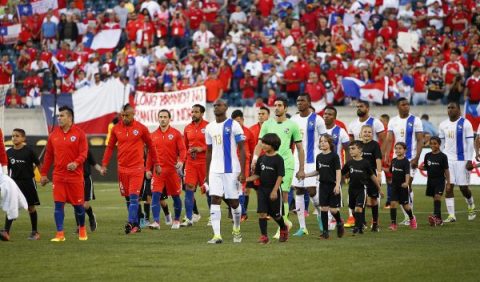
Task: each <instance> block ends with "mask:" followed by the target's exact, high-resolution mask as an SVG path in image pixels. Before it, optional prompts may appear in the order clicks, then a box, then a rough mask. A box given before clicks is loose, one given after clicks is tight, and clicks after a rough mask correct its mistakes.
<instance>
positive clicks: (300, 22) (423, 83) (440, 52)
mask: <svg viewBox="0 0 480 282" xmlns="http://www.w3.org/2000/svg"><path fill="white" fill-rule="evenodd" d="M26 2H27V1H25V0H21V1H8V5H7V6H5V7H3V8H4V9H3V14H1V15H0V17H1V18H0V27H5V26H9V25H13V24H15V23H21V24H22V30H21V32H20V35H19V37H18V41H17V42H14V44H11V45H6V44H0V49H1V54H2V67H1V68H0V84H4V83H7V82H8V80H9V79H10V74H12V73H13V74H14V79H15V89H12V90H11V91H10V92H11V93H10V94H9V96H8V98H7V101H6V105H7V106H9V107H25V106H27V107H32V106H35V105H38V104H39V98H38V97H40V96H41V95H48V93H72V92H73V91H75V90H76V89H79V88H81V87H85V86H88V85H93V84H99V83H101V81H104V80H106V79H110V78H111V77H118V78H125V80H127V79H128V82H129V83H130V84H131V85H132V88H131V89H132V94H133V91H134V90H139V91H146V92H162V91H174V90H181V89H185V88H189V87H192V86H196V85H205V86H206V87H207V101H208V102H209V103H211V102H213V101H214V100H215V99H216V98H219V97H223V98H225V99H227V100H228V102H229V104H230V105H232V106H246V105H248V106H251V105H254V104H257V105H258V106H260V105H263V104H266V105H269V106H272V105H273V101H274V99H275V97H276V96H282V95H283V96H286V97H288V98H289V102H290V103H291V104H293V103H294V101H295V99H296V97H297V96H298V94H299V93H302V92H307V93H309V94H310V95H311V97H312V100H313V101H314V102H315V101H319V100H323V101H324V102H325V104H328V105H345V104H350V102H351V98H350V97H348V96H346V95H345V93H344V92H343V89H342V87H341V79H342V78H344V77H356V78H358V79H360V80H362V81H365V82H367V83H373V82H379V81H380V82H381V81H384V80H385V78H390V79H388V82H387V83H388V86H389V87H388V89H389V91H388V99H384V103H383V104H391V103H394V102H395V100H397V99H398V98H399V97H406V98H407V99H411V100H412V102H413V104H414V105H417V104H423V103H441V102H443V103H446V102H447V101H457V102H463V101H464V99H465V98H468V99H469V100H470V102H471V103H478V102H479V101H480V82H479V76H480V70H477V68H478V67H480V57H479V52H480V50H479V32H480V18H479V16H480V14H479V13H480V2H479V1H474V0H466V1H460V0H427V1H423V0H422V1H416V0H401V1H395V0H383V1H382V0H355V1H342V0H321V1H317V0H305V1H300V0H279V1H277V0H256V1H253V0H237V1H229V0H204V1H200V0H191V1H183V0H170V1H153V0H145V1H137V0H135V1H127V0H86V1H82V0H77V1H71V2H69V1H58V4H59V10H58V11H49V12H48V13H47V14H46V15H45V16H44V17H42V16H39V15H33V16H30V17H26V16H22V17H20V18H19V13H18V12H17V9H16V5H17V4H25V3H26ZM67 2H69V3H67ZM105 29H121V30H122V35H121V38H120V40H119V43H118V45H117V47H116V48H115V50H113V51H108V52H103V51H102V52H98V51H99V50H97V51H94V50H91V49H89V48H88V46H89V44H91V39H92V38H93V36H94V35H95V34H97V33H98V32H100V31H102V30H105ZM400 32H407V33H409V34H414V35H416V36H418V46H417V48H418V49H413V50H412V52H409V53H407V52H405V51H404V50H402V49H401V48H400V47H399V44H398V42H397V36H398V34H399V33H400ZM1 39H3V37H0V40H1ZM52 56H55V57H56V58H57V59H58V61H60V62H61V63H63V64H64V65H65V66H68V67H69V68H71V69H72V70H73V74H72V75H69V76H67V77H64V78H62V77H61V76H59V75H57V73H56V70H55V68H54V66H53V63H52ZM97 74H98V75H97ZM469 78H471V79H469ZM28 97H29V98H28ZM27 98H28V99H27ZM385 98H386V97H385Z"/></svg>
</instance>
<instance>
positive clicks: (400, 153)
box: [389, 142, 417, 231]
mask: <svg viewBox="0 0 480 282" xmlns="http://www.w3.org/2000/svg"><path fill="white" fill-rule="evenodd" d="M406 150H407V144H405V143H404V142H398V143H397V144H395V155H396V156H397V157H396V158H394V159H393V160H392V163H391V164H390V171H391V172H392V195H391V197H390V219H391V221H392V222H391V224H390V227H389V229H390V230H392V231H396V230H397V206H398V204H399V203H400V204H401V205H402V206H403V209H404V210H405V212H406V213H407V215H408V217H409V218H410V228H411V229H417V219H416V218H415V216H414V215H413V212H412V208H411V207H410V200H409V196H410V193H409V191H408V183H410V182H409V181H410V162H409V161H408V159H407V158H406V157H405V151H406Z"/></svg>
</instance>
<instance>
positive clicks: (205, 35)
mask: <svg viewBox="0 0 480 282" xmlns="http://www.w3.org/2000/svg"><path fill="white" fill-rule="evenodd" d="M213 38H215V36H214V35H213V33H212V32H210V31H209V30H207V24H206V23H201V24H200V29H199V30H197V31H196V32H195V33H194V34H193V38H192V39H193V42H195V44H196V45H197V46H198V47H199V48H200V51H201V52H205V50H206V49H208V48H210V40H212V39H213Z"/></svg>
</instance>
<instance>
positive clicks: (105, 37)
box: [90, 29, 122, 54]
mask: <svg viewBox="0 0 480 282" xmlns="http://www.w3.org/2000/svg"><path fill="white" fill-rule="evenodd" d="M121 34H122V30H121V29H104V30H101V31H100V32H99V33H97V34H96V35H95V36H94V37H93V41H92V45H91V46H90V49H92V50H95V51H97V52H98V53H99V54H103V53H106V52H110V51H113V49H115V47H117V45H118V42H120V35H121Z"/></svg>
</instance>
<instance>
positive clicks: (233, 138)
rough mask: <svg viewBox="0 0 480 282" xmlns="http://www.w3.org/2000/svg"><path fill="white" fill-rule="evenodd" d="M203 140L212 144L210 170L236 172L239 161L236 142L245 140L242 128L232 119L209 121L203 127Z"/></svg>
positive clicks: (238, 168) (238, 167) (238, 170)
mask: <svg viewBox="0 0 480 282" xmlns="http://www.w3.org/2000/svg"><path fill="white" fill-rule="evenodd" d="M205 141H206V143H207V145H209V146H212V161H211V163H210V172H214V173H235V172H236V173H238V172H240V171H241V170H240V161H239V159H238V155H237V143H238V142H241V141H245V135H243V129H242V127H241V126H240V124H239V123H238V122H236V121H234V120H232V119H230V118H229V119H227V120H225V121H224V122H221V123H217V122H216V121H212V122H210V123H209V124H208V125H207V127H206V128H205Z"/></svg>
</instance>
